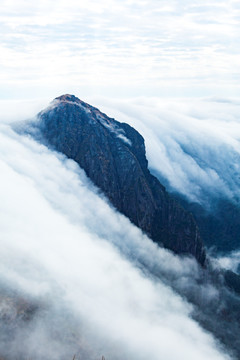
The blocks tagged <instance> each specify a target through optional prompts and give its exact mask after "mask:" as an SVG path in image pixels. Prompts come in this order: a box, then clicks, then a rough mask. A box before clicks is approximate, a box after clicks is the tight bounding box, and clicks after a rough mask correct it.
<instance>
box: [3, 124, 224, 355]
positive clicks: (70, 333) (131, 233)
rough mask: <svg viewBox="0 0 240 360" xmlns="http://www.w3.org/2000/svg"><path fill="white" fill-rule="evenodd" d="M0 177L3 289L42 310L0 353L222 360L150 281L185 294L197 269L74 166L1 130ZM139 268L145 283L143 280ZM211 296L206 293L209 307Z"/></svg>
mask: <svg viewBox="0 0 240 360" xmlns="http://www.w3.org/2000/svg"><path fill="white" fill-rule="evenodd" d="M0 171H1V188H0V192H1V203H0V209H1V217H0V228H1V261H0V263H1V274H2V275H1V284H2V285H1V286H2V287H6V286H7V287H8V288H10V289H11V288H12V289H15V291H18V292H19V293H20V294H21V296H24V297H25V298H28V299H29V298H30V299H31V301H33V302H34V301H35V302H37V303H38V304H40V309H42V310H40V312H39V313H38V315H37V316H36V317H35V320H34V322H32V323H31V325H29V326H27V327H26V328H20V331H19V332H18V333H17V335H16V337H15V338H14V339H11V338H10V339H9V341H10V344H9V345H10V346H7V347H6V343H4V344H2V343H0V346H1V348H0V349H1V351H2V352H6V351H8V350H6V349H10V350H9V351H11V355H12V356H14V351H15V352H16V353H17V354H18V351H19V349H20V348H21V354H22V356H24V355H25V357H26V356H27V357H29V356H33V355H34V358H36V359H38V358H48V359H49V358H51V359H63V358H66V356H68V357H69V356H72V355H73V354H74V353H75V352H77V351H78V349H79V348H81V351H82V358H83V359H85V358H86V359H96V358H100V356H101V355H102V354H104V355H105V357H106V358H107V359H123V358H131V359H135V358H136V359H147V358H151V359H153V360H154V359H156V360H159V358H164V359H166V360H167V359H173V358H176V357H177V358H179V359H181V358H182V359H185V360H187V359H189V360H190V359H193V358H194V359H196V360H197V359H199V360H200V359H213V360H214V359H218V360H220V359H227V358H228V356H227V355H224V353H223V351H222V350H218V349H217V346H216V343H215V342H214V340H213V338H212V337H211V335H209V334H208V333H206V332H204V331H203V330H202V329H201V328H200V327H199V325H198V324H197V323H196V322H195V321H193V320H192V319H191V317H190V314H191V311H192V307H191V306H190V305H189V304H188V303H187V302H186V301H185V300H183V299H182V298H181V297H180V296H179V295H177V294H176V293H175V292H174V291H173V290H172V289H171V288H170V287H169V286H168V285H166V284H165V283H164V281H161V280H159V279H158V280H156V278H155V277H154V275H153V274H154V271H153V270H154V269H155V271H157V272H159V274H160V273H161V274H164V273H166V276H168V277H171V278H172V279H174V278H176V279H177V282H180V283H181V282H182V284H183V285H181V286H182V287H183V288H184V286H186V285H184V282H185V281H186V278H187V277H188V276H189V274H191V277H192V278H193V279H194V277H196V278H197V277H198V276H199V273H198V268H197V264H196V263H195V262H194V261H193V260H190V259H185V260H184V259H183V260H181V259H180V258H178V257H175V256H173V255H172V254H171V253H170V252H168V251H165V250H162V249H158V248H157V247H156V246H155V245H154V244H153V243H152V242H151V241H149V240H148V239H147V238H146V237H145V236H144V235H143V234H142V233H141V232H140V231H139V230H138V229H137V228H135V227H134V226H133V225H131V223H130V222H129V221H128V220H127V219H126V218H124V217H123V216H122V215H119V214H118V213H116V212H115V211H114V210H113V209H112V208H111V207H110V206H109V204H108V203H107V201H106V199H104V197H103V196H102V195H101V194H99V192H98V190H97V189H96V188H94V187H93V185H92V184H91V183H90V182H89V180H88V179H87V178H86V176H85V174H84V172H83V171H82V170H80V169H79V168H78V167H77V166H76V164H75V163H74V162H72V161H69V160H66V159H65V158H64V157H62V156H60V155H57V154H55V153H53V152H50V151H49V150H48V149H46V148H45V147H44V146H42V145H39V144H37V143H35V142H34V141H33V140H31V139H29V138H25V137H21V136H18V135H17V134H15V133H14V132H13V131H12V130H11V129H10V128H9V127H8V125H6V124H1V132H0ZM144 262H148V263H149V269H150V270H151V273H152V275H150V273H148V271H146V270H145V274H144V271H143V268H142V266H143V263H144ZM167 274H168V275H167ZM163 279H164V276H163ZM165 279H166V278H165ZM165 282H166V281H165ZM179 286H180V285H179ZM215 296H217V294H214V293H212V295H211V291H210V290H209V291H208V295H207V297H206V299H207V298H209V299H210V298H212V299H214V297H215ZM209 301H211V300H209ZM11 341H12V343H11ZM172 344H174V346H172ZM13 345H14V346H13ZM23 349H24V351H23V353H22V350H23ZM8 355H9V354H8Z"/></svg>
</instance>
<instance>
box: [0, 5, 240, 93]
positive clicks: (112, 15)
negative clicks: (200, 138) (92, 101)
mask: <svg viewBox="0 0 240 360" xmlns="http://www.w3.org/2000/svg"><path fill="white" fill-rule="evenodd" d="M239 16H240V8H239V5H238V2H237V1H235V0H227V1H216V0H213V1H211V2H210V3H207V4H206V3H205V4H199V2H196V1H188V0H184V1H182V2H181V3H179V2H176V1H174V0H170V1H165V0H161V1H156V0H149V1H145V0H141V1H140V0H138V1H135V0H131V1H130V0H123V1H121V3H120V2H119V1H117V0H101V1H98V2H97V1H94V0H92V1H89V2H88V3H86V2H83V1H82V0H81V1H75V0H69V1H68V2H66V1H52V2H51V4H50V3H49V2H47V1H43V0H42V1H41V3H40V4H36V5H35V4H33V3H30V2H29V1H28V0H19V1H18V2H17V3H16V2H14V1H9V0H6V1H2V4H1V15H0V26H1V37H0V38H1V47H0V50H1V69H2V70H1V73H0V79H1V88H0V90H1V93H2V94H3V96H4V97H6V98H8V97H10V98H12V97H24V96H27V97H31V96H35V97H40V96H45V95H46V94H47V95H48V96H50V97H51V96H54V95H55V93H56V92H57V91H60V92H66V89H68V90H67V91H68V92H73V93H74V92H80V91H84V92H85V93H87V94H91V93H98V94H105V95H109V96H112V95H113V94H115V96H116V94H117V95H118V96H123V95H125V96H126V95H128V94H129V95H132V96H136V95H151V96H154V95H167V96H169V95H171V96H176V95H177V96H181V95H187V96H192V95H206V94H207V95H212V94H218V95H226V94H229V95H232V96H234V95H237V94H238V95H239V61H238V58H239V51H238V49H239V36H238V34H239ZM13 85H14V89H13ZM20 90H21V91H20Z"/></svg>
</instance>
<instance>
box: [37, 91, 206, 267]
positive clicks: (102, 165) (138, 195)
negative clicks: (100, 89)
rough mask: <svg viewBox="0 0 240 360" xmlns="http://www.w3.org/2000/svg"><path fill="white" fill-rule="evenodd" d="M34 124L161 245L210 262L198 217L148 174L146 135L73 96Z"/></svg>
mask: <svg viewBox="0 0 240 360" xmlns="http://www.w3.org/2000/svg"><path fill="white" fill-rule="evenodd" d="M33 126H35V127H38V129H40V131H41V134H42V135H43V136H44V138H45V139H46V140H47V142H48V144H50V145H51V146H52V147H54V148H55V149H56V150H57V151H59V152H62V153H63V154H65V155H66V156H67V157H68V158H70V159H73V160H75V161H76V162H77V163H78V164H79V165H80V167H81V168H83V169H84V170H85V172H86V174H87V175H88V177H89V178H90V179H91V180H92V181H93V182H94V184H95V185H97V186H98V187H99V188H100V189H101V190H102V191H103V192H104V194H105V195H106V196H107V197H108V198H109V200H110V201H111V203H112V204H113V206H114V207H116V209H117V210H119V211H120V212H121V213H123V214H124V215H126V216H127V217H128V218H129V219H130V220H131V221H132V222H133V223H134V224H135V225H137V226H138V227H139V228H141V229H142V230H143V231H144V232H145V233H146V234H147V235H148V236H149V237H150V238H151V239H152V240H154V241H155V242H157V243H158V244H159V245H163V246H164V247H166V248H168V249H171V250H173V251H174V252H175V253H177V254H189V255H193V256H194V257H195V258H196V259H197V260H198V262H199V263H200V264H202V265H203V264H204V262H205V250H204V247H203V244H202V241H201V239H200V235H199V231H198V228H197V226H196V223H195V221H194V219H193V217H192V215H191V214H190V213H189V212H187V211H185V210H184V209H183V208H182V207H181V206H180V205H179V203H178V202H177V201H175V200H174V199H173V198H172V197H171V196H170V195H169V194H168V193H167V192H166V190H165V188H164V187H163V186H162V185H161V183H160V182H159V181H158V180H157V178H156V177H154V176H153V175H151V173H150V172H149V170H148V162H147V159H146V155H145V145H144V139H143V137H142V136H141V135H140V134H139V133H138V132H137V131H136V130H135V129H134V128H132V127H131V126H129V125H128V124H125V123H120V122H118V121H116V120H114V119H112V118H109V117H108V116H107V115H105V114H103V113H102V112H100V111H99V110H98V109H96V108H94V107H92V106H90V105H88V104H86V103H85V102H83V101H81V100H79V99H78V98H76V97H75V96H73V95H63V96H60V97H58V98H56V99H55V100H54V101H53V103H52V104H51V105H50V107H49V108H47V109H45V110H44V111H42V112H40V113H39V114H38V121H37V122H35V124H33Z"/></svg>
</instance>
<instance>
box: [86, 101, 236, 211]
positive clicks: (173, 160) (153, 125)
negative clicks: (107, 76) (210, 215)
mask: <svg viewBox="0 0 240 360" xmlns="http://www.w3.org/2000/svg"><path fill="white" fill-rule="evenodd" d="M91 102H92V103H95V104H96V105H97V106H98V107H100V108H101V109H102V110H103V111H105V112H106V113H107V114H109V116H112V117H115V118H116V119H118V120H119V121H123V122H124V121H125V122H127V123H129V124H130V125H132V126H134V127H135V128H136V129H137V130H138V131H139V132H140V133H141V134H142V135H143V137H144V138H145V142H146V150H147V158H148V160H149V165H150V168H151V169H152V170H153V171H157V172H158V175H159V176H160V177H161V179H162V181H164V182H166V181H167V183H166V184H167V186H168V188H169V189H170V190H171V191H177V192H179V193H181V194H183V195H186V196H187V197H188V198H189V199H190V200H192V201H196V202H200V203H201V202H202V203H205V205H206V203H208V202H209V196H210V198H212V199H216V198H218V197H219V196H221V197H222V198H227V199H230V200H233V201H239V198H240V192H239V185H240V183H239V182H240V180H239V179H240V169H239V163H240V123H239V106H240V103H239V101H238V100H236V99H235V100H234V99H233V100H231V99H229V100H226V99H225V100H224V99H205V100H204V99H202V100H201V99H195V100H193V99H185V100H184V99H175V100H167V99H160V98H152V99H144V98H140V99H135V100H134V99H131V100H126V101H124V100H121V101H114V100H111V99H103V98H98V99H97V98H93V99H92V101H91Z"/></svg>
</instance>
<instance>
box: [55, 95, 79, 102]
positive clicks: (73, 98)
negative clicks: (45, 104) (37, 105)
mask: <svg viewBox="0 0 240 360" xmlns="http://www.w3.org/2000/svg"><path fill="white" fill-rule="evenodd" d="M54 100H60V101H70V102H76V103H81V100H80V99H79V98H78V97H76V96H75V95H70V94H64V95H61V96H58V97H56V98H55V99H54Z"/></svg>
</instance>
